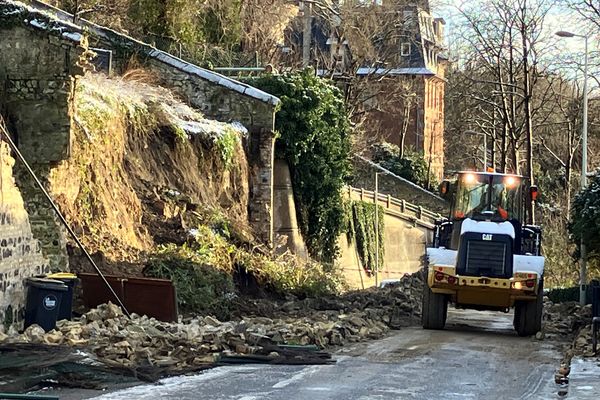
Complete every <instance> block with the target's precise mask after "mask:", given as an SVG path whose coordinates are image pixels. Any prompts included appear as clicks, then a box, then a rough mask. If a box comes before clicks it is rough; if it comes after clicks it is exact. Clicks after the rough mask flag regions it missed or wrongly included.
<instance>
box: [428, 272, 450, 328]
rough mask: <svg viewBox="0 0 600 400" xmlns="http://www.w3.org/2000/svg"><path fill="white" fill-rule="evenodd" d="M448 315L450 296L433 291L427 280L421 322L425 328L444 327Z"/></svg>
mask: <svg viewBox="0 0 600 400" xmlns="http://www.w3.org/2000/svg"><path fill="white" fill-rule="evenodd" d="M447 316H448V297H447V296H445V295H443V294H437V293H433V292H432V291H431V288H430V287H429V285H427V281H425V285H424V287H423V308H422V311H421V323H422V324H423V328H424V329H444V326H445V325H446V317H447Z"/></svg>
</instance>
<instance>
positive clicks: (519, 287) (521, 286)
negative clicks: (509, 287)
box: [513, 282, 523, 290]
mask: <svg viewBox="0 0 600 400" xmlns="http://www.w3.org/2000/svg"><path fill="white" fill-rule="evenodd" d="M513 287H514V288H515V289H517V290H521V289H523V284H522V283H521V282H515V283H513Z"/></svg>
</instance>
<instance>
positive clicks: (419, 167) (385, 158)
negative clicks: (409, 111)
mask: <svg viewBox="0 0 600 400" xmlns="http://www.w3.org/2000/svg"><path fill="white" fill-rule="evenodd" d="M399 154H400V149H399V148H398V146H396V145H395V144H392V143H387V142H383V143H378V144H375V145H373V161H374V162H376V163H378V164H379V165H381V166H382V167H383V168H385V169H388V170H390V171H391V172H393V173H395V174H396V175H398V176H401V177H402V178H404V179H407V180H409V181H411V182H413V183H416V184H417V185H419V186H422V187H424V188H426V189H430V188H432V187H436V186H437V181H436V178H435V177H434V176H433V175H432V174H430V173H428V170H429V167H428V165H427V161H426V160H425V158H423V155H422V154H420V153H418V152H416V151H414V150H412V149H405V150H404V157H402V158H400V156H399Z"/></svg>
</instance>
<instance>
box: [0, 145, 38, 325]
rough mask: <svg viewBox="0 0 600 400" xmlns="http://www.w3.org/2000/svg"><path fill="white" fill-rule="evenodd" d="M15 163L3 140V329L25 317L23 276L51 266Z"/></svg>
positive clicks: (0, 222) (0, 187)
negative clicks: (34, 231)
mask: <svg viewBox="0 0 600 400" xmlns="http://www.w3.org/2000/svg"><path fill="white" fill-rule="evenodd" d="M14 163H15V160H14V159H13V158H12V157H11V156H10V153H9V151H8V145H7V144H6V143H4V142H0V332H1V331H2V330H6V329H8V327H9V326H10V325H12V324H14V323H15V322H18V321H20V320H21V319H22V310H23V307H24V305H25V290H24V285H23V282H24V279H25V278H27V277H30V276H34V275H37V274H41V273H44V272H47V271H48V270H49V267H48V263H47V260H46V259H45V258H44V256H43V255H42V251H41V246H40V243H39V241H38V240H36V239H34V238H33V235H32V232H31V226H30V223H29V219H28V216H27V211H26V210H25V206H24V203H23V197H22V196H21V193H20V192H19V189H18V188H17V186H16V185H15V180H14V177H13V166H14Z"/></svg>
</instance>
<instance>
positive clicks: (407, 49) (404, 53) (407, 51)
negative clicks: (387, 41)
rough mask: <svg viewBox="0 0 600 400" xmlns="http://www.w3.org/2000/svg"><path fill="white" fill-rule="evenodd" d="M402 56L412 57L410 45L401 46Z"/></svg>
mask: <svg viewBox="0 0 600 400" xmlns="http://www.w3.org/2000/svg"><path fill="white" fill-rule="evenodd" d="M400 55H401V56H402V57H407V56H410V43H402V44H401V45H400Z"/></svg>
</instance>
